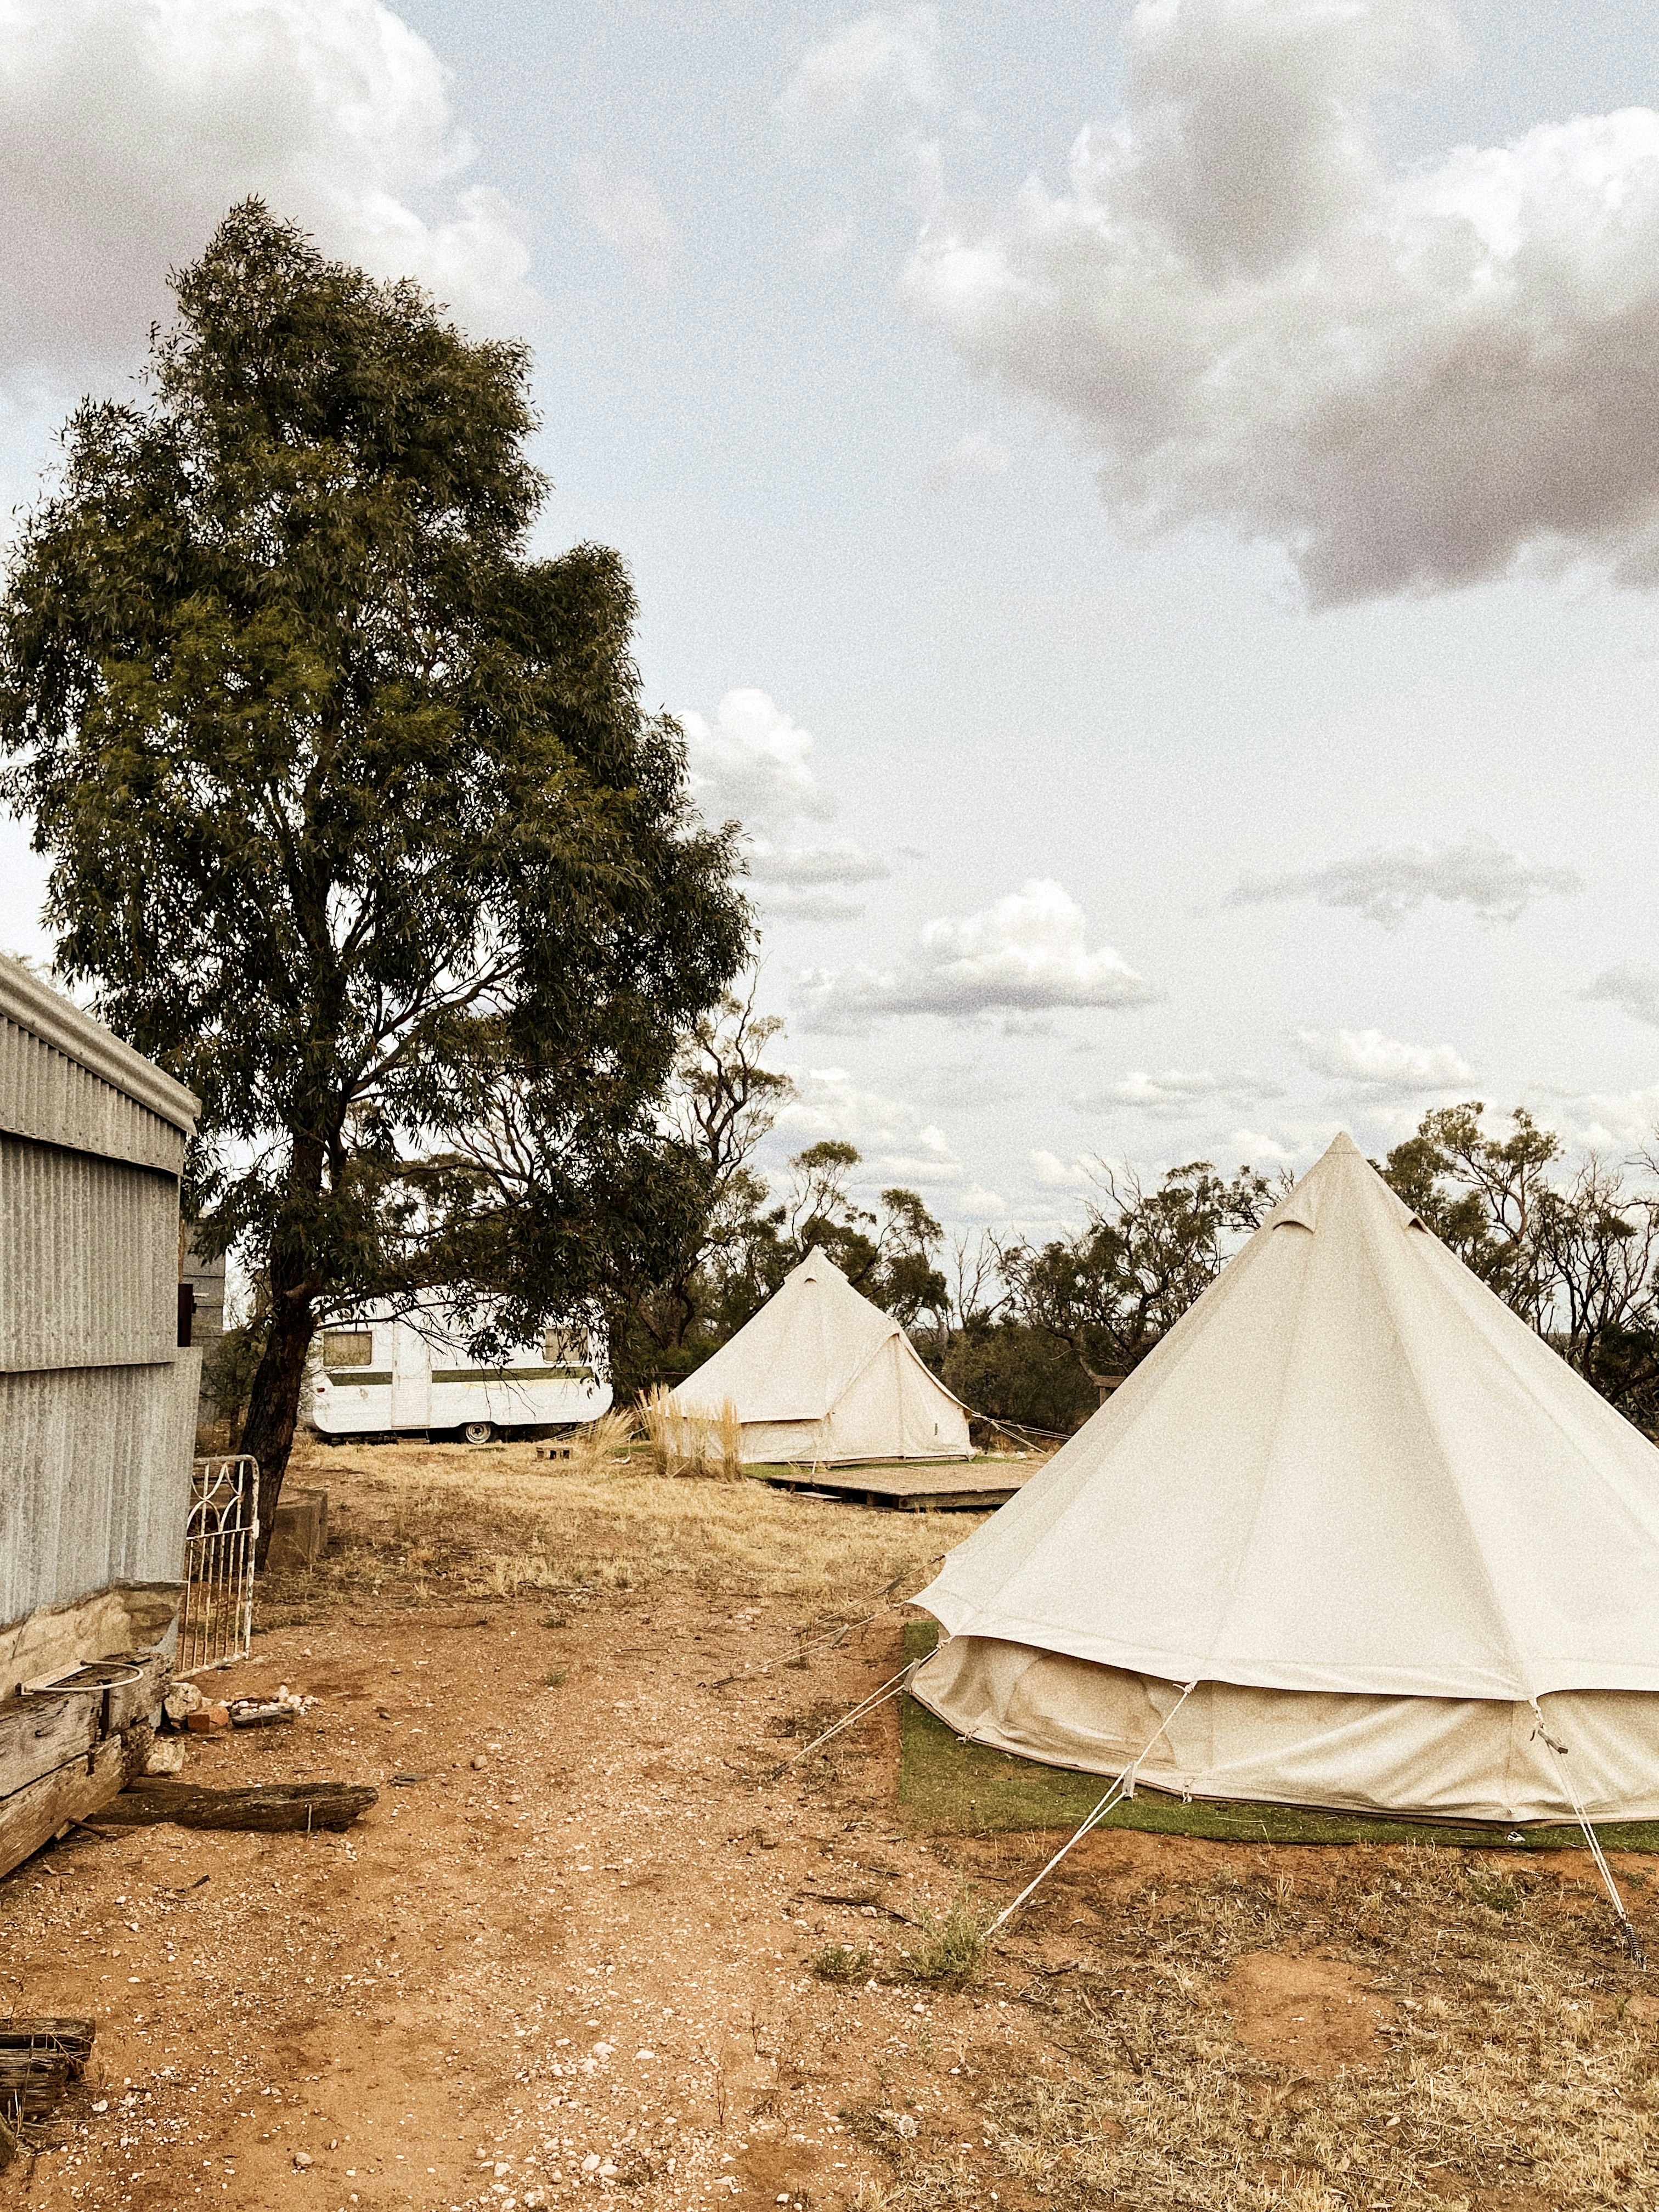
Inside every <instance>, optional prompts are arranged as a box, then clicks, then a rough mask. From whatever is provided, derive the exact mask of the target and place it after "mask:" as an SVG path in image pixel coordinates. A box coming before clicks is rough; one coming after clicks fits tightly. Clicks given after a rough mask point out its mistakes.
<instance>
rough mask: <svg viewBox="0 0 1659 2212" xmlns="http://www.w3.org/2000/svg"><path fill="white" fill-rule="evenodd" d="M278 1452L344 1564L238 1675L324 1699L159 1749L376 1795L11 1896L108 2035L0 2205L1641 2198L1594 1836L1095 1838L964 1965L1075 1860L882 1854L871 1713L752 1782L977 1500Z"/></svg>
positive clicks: (1654, 2030) (493, 1458) (1645, 2185)
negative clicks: (1539, 1841) (1508, 1840)
mask: <svg viewBox="0 0 1659 2212" xmlns="http://www.w3.org/2000/svg"><path fill="white" fill-rule="evenodd" d="M295 1480H299V1481H307V1480H311V1481H319V1482H325V1483H326V1485H327V1486H328V1487H329V1489H330V1492H331V1500H332V1504H331V1518H332V1522H333V1527H334V1529H335V1541H334V1542H333V1544H332V1545H331V1550H330V1553H329V1556H328V1559H327V1560H326V1561H325V1565H324V1566H323V1568H322V1569H321V1570H320V1571H319V1572H318V1573H317V1574H315V1575H313V1576H311V1577H303V1578H301V1579H299V1580H296V1581H295V1582H292V1583H289V1584H287V1585H284V1586H281V1587H277V1586H273V1587H272V1588H270V1589H268V1590H267V1591H266V1592H265V1593H264V1598H263V1611H264V1629H263V1632H262V1633H261V1634H260V1636H259V1637H258V1638H257V1640H256V1644H255V1656H254V1658H253V1659H252V1661H251V1662H248V1663H247V1664H246V1665H245V1666H243V1667H240V1668H237V1669H235V1670H234V1673H233V1674H231V1675H229V1676H228V1677H227V1678H225V1686H226V1687H227V1689H228V1690H240V1689H242V1688H251V1687H257V1686H275V1685H276V1682H277V1681H279V1680H281V1681H287V1682H289V1683H291V1684H293V1685H294V1686H296V1687H299V1688H301V1689H303V1690H307V1691H310V1692H314V1693H315V1694H316V1695H317V1696H318V1697H319V1700H320V1702H319V1705H317V1706H316V1707H315V1708H314V1709H313V1711H312V1712H311V1713H310V1714H308V1715H307V1717H306V1718H305V1719H304V1720H303V1721H302V1722H301V1723H299V1724H298V1725H297V1726H296V1727H295V1728H294V1729H283V1730H280V1731H279V1730H271V1731H266V1732H261V1733H259V1734H258V1735H239V1736H237V1737H236V1738H234V1740H232V1741H228V1742H222V1741H221V1742H209V1743H204V1744H202V1745H200V1746H199V1747H194V1748H193V1752H192V1758H193V1767H192V1771H193V1773H194V1774H195V1775H196V1776H197V1778H201V1779H204V1780H221V1779H222V1780H226V1781H228V1780H231V1779H233V1778H236V1779H246V1780H255V1779H265V1778H270V1779H275V1778H320V1777H323V1776H335V1777H338V1778H342V1779H345V1780H349V1781H360V1780H362V1781H368V1782H371V1783H373V1784H375V1785H376V1786H377V1787H379V1788H380V1791H381V1797H380V1803H379V1805H378V1806H377V1807H376V1808H374V1811H373V1812H372V1813H371V1814H368V1817H367V1818H366V1820H364V1821H363V1822H362V1824H361V1825H360V1826H359V1827H358V1828H356V1829H355V1830H354V1831H353V1832H351V1833H350V1834H349V1836H347V1837H344V1838H303V1837H289V1836H255V1835H235V1834H191V1833H186V1832H183V1831H180V1830H178V1829H174V1828H171V1827H165V1826H164V1827H157V1828H153V1829H149V1830H135V1831H127V1832H110V1833H109V1834H108V1835H107V1836H106V1837H103V1838H82V1839H80V1840H77V1841H76V1842H75V1843H73V1844H65V1845H63V1846H60V1847H58V1849H56V1850H53V1851H51V1852H49V1853H46V1854H44V1855H42V1857H40V1858H38V1859H36V1860H35V1861H33V1862H32V1863H30V1864H28V1865H27V1866H26V1867H23V1868H21V1869H19V1870H18V1871H17V1872H16V1873H15V1875H12V1876H10V1877H9V1879H7V1880H6V1881H3V1882H0V2011H5V2010H12V2009H16V2010H25V2009H27V2010H29V2011H46V2012H63V2013H77V2012H82V2011H84V2012H88V2013H91V2014H93V2015H95V2016H96V2018H97V2019H98V2021H99V2032H98V2043H97V2046H96V2052H95V2057H94V2069H93V2073H92V2075H91V2077H89V2079H88V2083H87V2084H86V2085H85V2087H84V2088H83V2089H82V2090H81V2091H79V2092H77V2093H76V2095H75V2097H74V2098H73V2099H72V2100H71V2101H70V2103H69V2104H67V2105H66V2106H64V2109H63V2111H62V2112H61V2113H60V2115H59V2118H58V2121H57V2122H55V2123H54V2124H52V2125H51V2126H50V2127H49V2128H48V2129H46V2130H45V2131H44V2135H43V2136H42V2137H41V2139H40V2142H39V2143H38V2146H37V2149H36V2151H35V2153H34V2154H32V2155H31V2156H29V2157H27V2158H26V2159H24V2160H20V2161H19V2162H18V2163H17V2164H16V2165H15V2166H14V2167H13V2169H12V2170H11V2172H10V2173H9V2174H8V2175H5V2176H3V2177H0V2207H3V2208H6V2212H9V2208H11V2207H12V2206H14V2205H17V2206H21V2205H27V2206H29V2207H31V2208H33V2207H41V2208H52V2212H68V2208H70V2207H81V2208H88V2212H104V2208H117V2207H119V2208H127V2207H131V2208H136V2209H137V2212H163V2208H167V2212H172V2208H177V2207H192V2206H196V2205H208V2204H218V2205H221V2206H239V2207H248V2208H259V2212H264V2208H265V2207H268V2206H282V2207H285V2208H286V2207H294V2208H300V2209H301V2212H349V2208H350V2207H352V2206H357V2207H361V2208H362V2212H370V2209H371V2208H386V2212H392V2208H398V2212H402V2208H404V2207H414V2208H419V2212H428V2208H431V2212H437V2208H445V2207H453V2208H461V2207H465V2208H471V2212H483V2208H484V2207H497V2208H500V2209H501V2212H520V2208H526V2212H533V2208H536V2207H538V2206H542V2205H546V2204H556V2203H562V2202H565V2201H567V2200H568V2201H571V2202H574V2203H581V2202H598V2201H599V2200H602V2199H605V2198H610V2199H611V2200H612V2201H613V2202H615V2203H617V2204H619V2205H633V2206H637V2207H639V2208H640V2212H668V2208H670V2207H675V2208H678V2207H684V2206H691V2205H725V2204H732V2205H735V2206H738V2207H739V2208H744V2212H747V2208H751V2207H752V2208H759V2207H761V2206H769V2207H776V2206H779V2205H787V2206H790V2207H793V2208H799V2212H809V2208H810V2212H831V2209H832V2208H834V2212H901V2208H903V2212H967V2208H969V2207H973V2208H975V2212H981V2208H986V2207H994V2208H997V2212H1002V2208H1009V2212H1045V2208H1054V2212H1070V2208H1074V2207H1075V2208H1082V2207H1096V2206H1099V2207H1106V2206H1121V2207H1126V2208H1139V2207H1148V2208H1151V2207H1164V2206H1169V2207H1183V2208H1192V2212H1266V2208H1268V2207H1284V2208H1287V2212H1337V2208H1343V2212H1374V2208H1375V2212H1381V2208H1384V2207H1387V2208H1394V2207H1411V2206H1420V2207H1425V2208H1426V2207H1431V2206H1432V2207H1437V2208H1445V2212H1455V2208H1457V2207H1466V2208H1471V2212H1474V2208H1479V2212H1579V2208H1586V2212H1588V2208H1590V2207H1603V2206H1617V2207H1620V2208H1630V2212H1636V2208H1646V2207H1649V2206H1650V2205H1652V2204H1653V2203H1656V2202H1659V2142H1656V2104H1659V1990H1656V1993H1655V1994H1654V1995H1652V1996H1650V1994H1649V1989H1648V1977H1646V1976H1644V1974H1642V1973H1641V1972H1638V1970H1636V1969H1635V1968H1634V1967H1632V1966H1631V1965H1630V1964H1629V1963H1628V1962H1627V1961H1626V1960H1624V1959H1623V1958H1622V1956H1621V1955H1620V1954H1619V1952H1618V1951H1617V1950H1616V1949H1615V1948H1614V1947H1613V1942H1612V1938H1611V1933H1610V1926H1609V1920H1608V1915H1607V1911H1606V1909H1605V1906H1604V1905H1602V1903H1601V1900H1600V1899H1599V1896H1598V1894H1597V1893H1596V1891H1595V1888H1594V1886H1593V1883H1592V1881H1591V1879H1590V1873H1589V1867H1588V1864H1587V1863H1586V1861H1585V1860H1584V1859H1583V1857H1582V1856H1580V1855H1577V1854H1573V1853H1565V1852H1563V1853H1557V1854H1549V1855H1542V1854H1532V1855H1523V1854H1521V1853H1474V1852H1469V1851H1465V1850H1445V1849H1432V1848H1397V1849H1396V1848H1383V1847H1369V1846H1359V1847H1355V1848H1352V1849H1348V1850H1335V1849H1325V1848H1319V1849H1309V1848H1299V1849H1298V1848H1294V1847H1288V1848H1287V1847H1279V1848H1273V1847H1267V1846H1258V1845H1251V1846H1240V1845H1233V1844H1213V1843H1206V1842H1199V1841H1195V1840H1193V1839H1189V1838H1178V1837H1162V1836H1152V1835H1146V1834H1139V1833H1133V1832H1108V1833H1104V1834H1102V1835H1099V1836H1097V1837H1093V1838H1090V1839H1089V1841H1088V1843H1087V1844H1085V1845H1084V1846H1083V1847H1081V1848H1080V1849H1079V1851H1078V1852H1077V1853H1076V1854H1074V1856H1073V1859H1072V1860H1070V1861H1068V1862H1067V1863H1066V1867H1065V1868H1064V1869H1062V1871H1061V1873H1060V1875H1057V1876H1056V1877H1055V1878H1054V1881H1052V1882H1051V1883H1050V1885H1049V1886H1048V1887H1047V1888H1046V1889H1045V1890H1044V1891H1042V1892H1041V1893H1039V1895H1038V1898H1037V1899H1036V1903H1035V1905H1034V1906H1033V1907H1032V1909H1031V1910H1030V1912H1029V1914H1028V1915H1027V1916H1026V1917H1024V1919H1022V1920H1021V1921H1018V1922H1017V1923H1014V1925H1013V1927H1012V1929H1011V1930H1010V1931H1009V1932H1008V1935H1007V1936H1006V1940H1004V1941H1002V1942H1000V1943H999V1944H998V1945H997V1946H995V1947H994V1948H992V1949H990V1950H989V1951H988V1952H983V1951H981V1946H980V1945H979V1943H978V1942H977V1940H976V1930H977V1929H978V1928H979V1927H981V1926H982V1925H983V1923H984V1921H985V1920H986V1918H987V1917H988V1916H989V1914H990V1913H991V1912H992V1911H994V1910H995V1909H996V1908H997V1907H998V1906H1000V1904H1001V1903H1002V1902H1004V1901H1006V1899H1008V1898H1009V1897H1011V1896H1012V1894H1013V1893H1014V1892H1015V1890H1016V1888H1017V1887H1018V1886H1019V1885H1020V1884H1021V1883H1022V1882H1023V1881H1024V1880H1025V1879H1027V1878H1028V1877H1029V1875H1030V1873H1031V1872H1032V1871H1034V1870H1035V1869H1036V1866H1038V1865H1039V1864H1041V1863H1042V1859H1043V1858H1044V1857H1046V1856H1047V1853H1048V1850H1050V1849H1052V1847H1053V1845H1054V1842H1055V1840H1056V1838H1053V1837H1044V1836H1038V1835H996V1836H983V1837H963V1836H952V1837H948V1838H945V1837H935V1836H929V1835H927V1834H925V1833H918V1832H913V1831H912V1830H911V1829H910V1828H909V1827H908V1826H907V1824H906V1821H905V1819H904V1816H903V1815H902V1813H901V1811H900V1810H899V1808H898V1803H897V1796H896V1779H897V1777H896V1759H897V1736H898V1732H897V1728H896V1722H895V1718H894V1709H893V1708H892V1706H891V1705H888V1706H886V1707H884V1709H883V1710H882V1711H880V1712H879V1713H878V1714H877V1715H876V1716H875V1717H874V1718H873V1719H872V1720H870V1721H869V1722H867V1723H863V1724H862V1725H861V1726H860V1729H858V1730H856V1731H855V1732H854V1733H853V1734H852V1735H848V1736H847V1737H842V1738H840V1739H838V1740H837V1741H836V1743H835V1744H834V1745H832V1746H830V1747H828V1749H827V1750H826V1751H824V1752H821V1753H813V1754H811V1756H809V1757H806V1758H802V1759H795V1760H794V1761H793V1764H790V1765H781V1761H784V1760H787V1759H789V1758H790V1755H791V1754H792V1753H795V1752H797V1751H799V1749H800V1748H801V1747H803V1746H804V1745H805V1743H806V1742H807V1741H808V1740H809V1738H810V1735H811V1734H812V1733H815V1732H816V1730H817V1729H818V1728H819V1727H821V1726H822V1725H823V1723H824V1722H825V1721H826V1720H827V1719H828V1718H829V1717H833V1716H835V1715H836V1714H837V1713H839V1712H842V1711H845V1710H847V1709H848V1707H849V1706H850V1705H852V1704H853V1703H854V1701H855V1700H856V1699H858V1698H860V1696H862V1695H863V1694H864V1693H866V1692H867V1691H868V1690H870V1689H871V1688H872V1687H874V1686H877V1685H878V1684H879V1683H881V1682H882V1681H883V1680H885V1679H886V1678H887V1677H888V1676H890V1674H892V1673H893V1672H894V1671H895V1669H896V1668H897V1667H898V1665H899V1664H900V1663H901V1661H900V1652H901V1649H902V1622H903V1620H904V1618H905V1615H904V1614H903V1613H902V1609H901V1608H900V1607H898V1606H896V1604H895V1603H893V1602H892V1601H891V1596H892V1595H893V1594H895V1593H896V1595H903V1594H905V1593H907V1592H908V1591H909V1590H911V1589H915V1588H916V1587H918V1586H919V1585H920V1583H921V1582H922V1581H923V1580H924V1579H925V1578H926V1577H927V1571H928V1568H929V1564H930V1562H931V1560H932V1559H933V1558H935V1557H936V1556H937V1555H938V1554H939V1553H941V1552H942V1551H944V1550H945V1548H946V1547H948V1546H949V1545H950V1544H951V1543H953V1542H955V1541H959V1539H960V1537H961V1536H962V1535H963V1534H965V1533H966V1530H967V1528H969V1526H971V1525H973V1523H972V1522H971V1520H969V1519H968V1518H965V1517H963V1516H899V1515H891V1514H884V1513H878V1512H873V1511H870V1510H866V1509H864V1508H860V1507H852V1506H840V1505H829V1504H815V1503H813V1502H812V1501H810V1500H804V1499H800V1498H788V1497H784V1496H781V1495H778V1494H775V1493H770V1492H764V1491H762V1490H760V1489H759V1488H757V1486H754V1485H752V1484H746V1483H742V1484H725V1483H719V1482H714V1481H681V1482H667V1481H664V1480H657V1479H654V1478H653V1477H652V1476H650V1475H649V1474H647V1473H645V1472H643V1471H642V1463H641V1462H637V1461H635V1460H629V1461H627V1462H609V1461H606V1462H599V1463H597V1464H586V1465H584V1464H580V1463H577V1464H574V1465H571V1466H568V1467H566V1466H563V1465H562V1464H560V1463H557V1462H555V1463H552V1464H551V1465H550V1464H549V1463H548V1462H537V1461H535V1460H534V1459H533V1457H532V1455H531V1452H530V1449H529V1448H528V1447H508V1448H507V1449H493V1450H484V1451H479V1452H468V1451H465V1450H464V1449H460V1448H459V1447H431V1448H416V1447H395V1448H394V1447H380V1448H368V1449H356V1448H347V1449H340V1450H323V1449H315V1450H313V1452H312V1453H311V1454H310V1455H308V1457H307V1460H306V1461H305V1462H304V1463H302V1464H298V1465H296V1467H295ZM860 1624H861V1625H860ZM842 1625H846V1626H847V1627H848V1632H847V1633H846V1635H845V1636H843V1637H837V1635H836V1629H837V1628H838V1627H839V1626H842ZM1650 1869H1653V1870H1654V1871H1655V1872H1659V1860H1656V1861H1644V1860H1640V1859H1635V1858H1632V1859H1629V1860H1627V1861H1624V1862H1621V1864H1620V1875H1621V1878H1622V1879H1623V1880H1624V1881H1625V1882H1626V1892H1627V1895H1628V1897H1629V1899H1630V1901H1631V1903H1632V1909H1633V1911H1634V1914H1635V1917H1636V1919H1637V1921H1638V1925H1639V1926H1640V1927H1641V1928H1642V1929H1643V1930H1644V1934H1645V1935H1646V1936H1648V1938H1649V1941H1650V1946H1651V1947H1652V1948H1654V1950H1655V1952H1656V1954H1659V1915H1656V1912H1655V1911H1654V1909H1653V1908H1654V1893H1653V1890H1652V1889H1651V1888H1650V1887H1649V1884H1648V1880H1647V1876H1648V1874H1649V1871H1650Z"/></svg>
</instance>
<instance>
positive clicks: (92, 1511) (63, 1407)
mask: <svg viewBox="0 0 1659 2212" xmlns="http://www.w3.org/2000/svg"><path fill="white" fill-rule="evenodd" d="M196 1110H197V1102H196V1100H195V1099H194V1098H193V1097H191V1094H190V1092H189V1091H186V1090H185V1089H184V1087H183V1086H182V1085H179V1084H177V1083H175V1082H173V1079H171V1077H169V1076H167V1075H165V1074H163V1073H162V1072H161V1070H160V1069H159V1068H157V1067H155V1066H153V1065H152V1064H151V1063H150V1062H149V1060H145V1059H144V1058H143V1055H142V1054H139V1053H137V1052H134V1051H133V1050H132V1049H131V1047H130V1046H127V1045H125V1044H123V1043H122V1042H120V1041H119V1039H118V1038H117V1037H114V1036H111V1034H110V1032H109V1031H108V1030H106V1029H104V1028H103V1027H101V1026H100V1024H98V1023H96V1022H94V1021H93V1020H91V1019H90V1018H88V1016H86V1015H84V1014H82V1013H81V1012H79V1011H78V1009H77V1008H76V1007H74V1006H70V1004H69V1003H68V1002H67V1000H64V999H62V998H60V997H59V996H58V994H57V993H56V992H54V991H52V990H50V989H48V988H47V987H46V986H45V985H44V984H42V983H41V982H40V981H38V980H37V979H36V978H35V977H34V976H33V975H30V973H29V972H28V970H27V969H25V968H22V967H21V966H20V965H19V964H18V963H16V962H15V961H12V960H8V959H6V958H4V957H0V1695H3V1694H4V1692H5V1690H6V1688H7V1687H8V1686H9V1682H8V1677H7V1675H6V1673H5V1662H7V1660H8V1659H9V1657H12V1656H16V1655H17V1654H18V1653H19V1652H21V1651H22V1650H25V1649H26V1648H32V1647H38V1646H40V1632H39V1626H38V1624H39V1621H40V1616H42V1615H43V1614H52V1613H62V1612H64V1611H65V1610H66V1609H69V1610H72V1609H73V1608H75V1607H78V1606H83V1605H84V1604H85V1603H86V1602H87V1601H91V1600H94V1599H96V1598H97V1597H98V1595H99V1594H100V1593H102V1592H106V1591H108V1590H109V1589H112V1587H119V1586H123V1585H130V1584H141V1585H142V1584H149V1585H158V1586H159V1585H167V1584H170V1583H177V1582H178V1580H179V1575H180V1571H181V1562H182V1551H183V1541H184V1528H185V1516H186V1513H187V1511H188V1507H189V1496H190V1464H191V1448H192V1443H193V1438H194V1433H195V1420H196V1398H197V1385H198V1377H199V1370H200V1355H199V1353H197V1352H180V1351H179V1349H178V1346H177V1327H178V1322H177V1316H178V1296H177V1288H176V1285H177V1281H178V1263H179V1172H180V1170H181V1168H182V1166H183V1163H184V1152H185V1141H186V1139H187V1138H188V1137H189V1134H190V1133H191V1129H192V1128H193V1127H194V1126H195V1117H196ZM106 1611H107V1608H106ZM32 1623H33V1624H34V1625H35V1626H34V1628H33V1631H31V1624H32Z"/></svg>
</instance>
